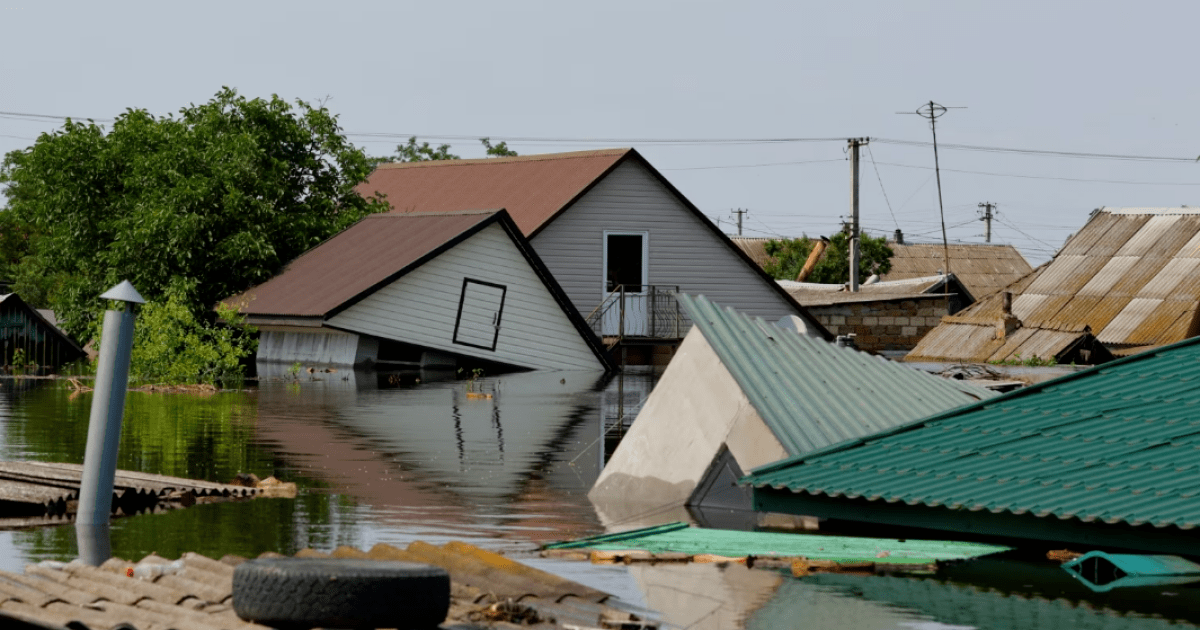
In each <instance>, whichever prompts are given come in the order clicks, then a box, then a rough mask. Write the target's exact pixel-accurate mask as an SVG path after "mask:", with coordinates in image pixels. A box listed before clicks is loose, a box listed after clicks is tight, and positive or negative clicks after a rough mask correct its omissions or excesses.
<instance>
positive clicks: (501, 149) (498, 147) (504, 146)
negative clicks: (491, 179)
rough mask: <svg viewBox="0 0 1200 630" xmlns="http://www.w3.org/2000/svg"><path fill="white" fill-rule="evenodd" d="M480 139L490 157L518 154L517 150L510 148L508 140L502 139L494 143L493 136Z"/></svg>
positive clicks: (514, 155)
mask: <svg viewBox="0 0 1200 630" xmlns="http://www.w3.org/2000/svg"><path fill="white" fill-rule="evenodd" d="M479 141H480V142H482V143H483V147H484V148H485V149H487V155H488V157H516V155H517V152H516V151H513V150H512V149H510V148H508V143H506V142H503V141H501V142H500V143H498V144H495V145H493V144H492V139H491V138H480V139H479Z"/></svg>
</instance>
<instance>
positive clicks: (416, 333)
mask: <svg viewBox="0 0 1200 630" xmlns="http://www.w3.org/2000/svg"><path fill="white" fill-rule="evenodd" d="M464 278H470V279H473V280H478V281H482V282H491V283H496V284H501V285H504V286H506V287H507V291H506V293H505V296H504V307H503V311H502V316H501V321H500V335H499V338H498V340H497V343H496V349H495V351H491V350H486V349H480V348H474V347H471V346H465V345H461V344H456V343H454V342H453V340H454V325H455V321H456V319H457V317H458V308H459V298H460V296H461V295H462V291H463V279H464ZM327 324H328V325H330V326H333V327H335V328H339V329H341V330H347V331H351V332H356V333H361V334H365V335H372V336H375V337H380V338H383V339H392V340H395V341H402V342H405V343H411V344H415V345H419V346H424V347H427V348H430V349H434V350H441V351H444V352H451V353H455V354H459V355H466V356H471V357H477V358H480V359H486V360H488V361H498V362H501V363H508V364H510V365H515V366H519V367H527V368H532V369H547V370H602V369H604V366H603V364H601V362H600V360H599V359H598V358H597V357H596V355H595V354H594V353H593V352H592V349H591V347H590V346H588V344H587V343H586V342H585V341H584V338H583V337H582V336H581V335H580V333H579V331H578V330H576V328H575V327H574V326H573V325H572V324H571V321H570V319H568V317H567V315H566V313H565V312H563V309H562V307H560V306H559V304H558V302H556V301H555V300H554V297H553V296H552V295H551V294H550V291H549V290H548V289H547V288H546V285H545V284H543V283H542V280H541V279H540V278H539V277H538V276H537V274H536V273H535V272H534V270H533V268H532V267H531V266H530V265H529V262H528V261H527V260H525V258H524V256H522V255H521V252H520V250H518V249H517V246H516V245H515V244H514V243H513V242H512V239H511V238H510V237H509V235H508V233H507V232H505V231H504V228H502V227H501V226H500V225H499V224H496V225H492V226H489V227H487V228H484V229H483V230H481V231H480V232H479V233H477V234H475V235H473V236H471V237H470V238H468V239H467V240H465V241H463V242H461V243H459V244H458V245H456V246H455V247H453V248H452V249H450V250H449V251H447V252H445V253H443V254H441V255H440V256H438V257H436V258H434V259H433V260H431V261H429V262H427V263H425V264H424V265H422V266H421V267H420V268H418V269H415V270H413V271H411V272H409V273H407V274H405V275H404V276H403V277H401V278H400V279H398V280H396V281H395V282H393V283H391V284H390V285H388V286H386V287H383V288H382V289H380V290H378V291H376V292H374V293H373V294H371V295H370V296H368V297H367V298H365V299H363V300H362V301H360V302H358V303H357V304H355V305H353V306H351V307H350V308H348V309H346V310H344V311H342V312H341V313H338V314H337V315H335V316H333V317H331V318H329V319H328V321H327Z"/></svg>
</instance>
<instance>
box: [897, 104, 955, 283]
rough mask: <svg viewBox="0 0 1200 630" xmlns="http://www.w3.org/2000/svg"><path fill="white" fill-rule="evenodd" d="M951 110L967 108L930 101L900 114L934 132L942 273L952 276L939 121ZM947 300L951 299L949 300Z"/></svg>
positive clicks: (934, 166) (934, 168)
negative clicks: (913, 117) (914, 117)
mask: <svg viewBox="0 0 1200 630" xmlns="http://www.w3.org/2000/svg"><path fill="white" fill-rule="evenodd" d="M949 109H966V108H965V107H946V106H945V105H938V104H937V103H934V102H933V101H929V102H928V103H926V104H924V105H922V106H920V107H918V108H917V111H915V112H898V113H900V114H916V115H918V116H920V117H921V118H924V119H926V120H928V121H929V128H930V129H931V130H933V173H934V175H935V176H936V177H937V189H938V214H939V215H940V216H941V219H942V254H943V256H944V259H943V264H944V265H945V269H943V270H942V272H943V273H944V274H946V275H950V242H949V240H948V239H947V238H946V208H945V206H944V205H943V204H942V169H941V166H940V165H939V164H938V150H937V119H938V118H941V117H942V115H943V114H945V113H946V110H949ZM947 299H949V298H947Z"/></svg>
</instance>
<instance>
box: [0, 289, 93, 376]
mask: <svg viewBox="0 0 1200 630" xmlns="http://www.w3.org/2000/svg"><path fill="white" fill-rule="evenodd" d="M53 317H54V314H53V313H52V312H50V311H41V310H37V309H34V308H33V307H31V306H29V304H27V303H26V302H25V300H22V299H21V296H19V295H17V294H16V293H8V294H5V295H0V366H12V367H15V368H24V367H28V366H30V365H36V366H38V367H41V368H49V369H52V370H56V369H58V368H60V367H62V366H63V365H65V364H67V363H70V362H72V361H76V360H79V359H82V358H83V357H84V356H85V353H84V351H83V350H82V349H81V348H80V347H79V345H78V344H76V343H75V342H74V341H73V340H72V339H71V338H70V337H68V336H67V334H66V333H64V332H63V331H61V330H59V328H58V326H57V325H55V322H54V320H53Z"/></svg>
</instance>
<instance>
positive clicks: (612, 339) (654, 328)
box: [586, 285, 688, 349]
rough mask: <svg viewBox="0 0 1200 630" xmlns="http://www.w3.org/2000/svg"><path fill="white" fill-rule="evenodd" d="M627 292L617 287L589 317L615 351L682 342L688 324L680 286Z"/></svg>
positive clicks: (642, 286)
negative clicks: (624, 346)
mask: <svg viewBox="0 0 1200 630" xmlns="http://www.w3.org/2000/svg"><path fill="white" fill-rule="evenodd" d="M630 288H632V289H639V290H637V291H632V290H629V291H627V290H626V286H625V285H617V287H616V288H614V289H613V290H612V291H611V292H610V293H609V294H608V295H607V296H605V298H604V300H603V301H602V302H600V305H599V306H597V307H596V308H595V309H594V310H593V311H592V312H591V313H590V314H589V315H588V316H587V317H586V320H587V323H588V326H589V327H590V328H591V329H592V331H593V332H595V333H596V335H597V336H598V337H600V338H601V339H602V340H603V341H604V345H605V347H607V348H609V349H613V348H615V347H617V346H618V345H621V344H622V343H625V344H630V343H640V344H650V345H653V344H668V345H674V344H677V343H678V342H679V340H680V339H681V338H682V337H683V334H684V333H686V332H687V328H688V326H687V323H686V321H685V319H684V317H683V311H682V310H681V309H680V308H679V302H678V301H677V300H676V299H675V294H677V293H679V287H678V286H671V285H640V286H637V287H630Z"/></svg>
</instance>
